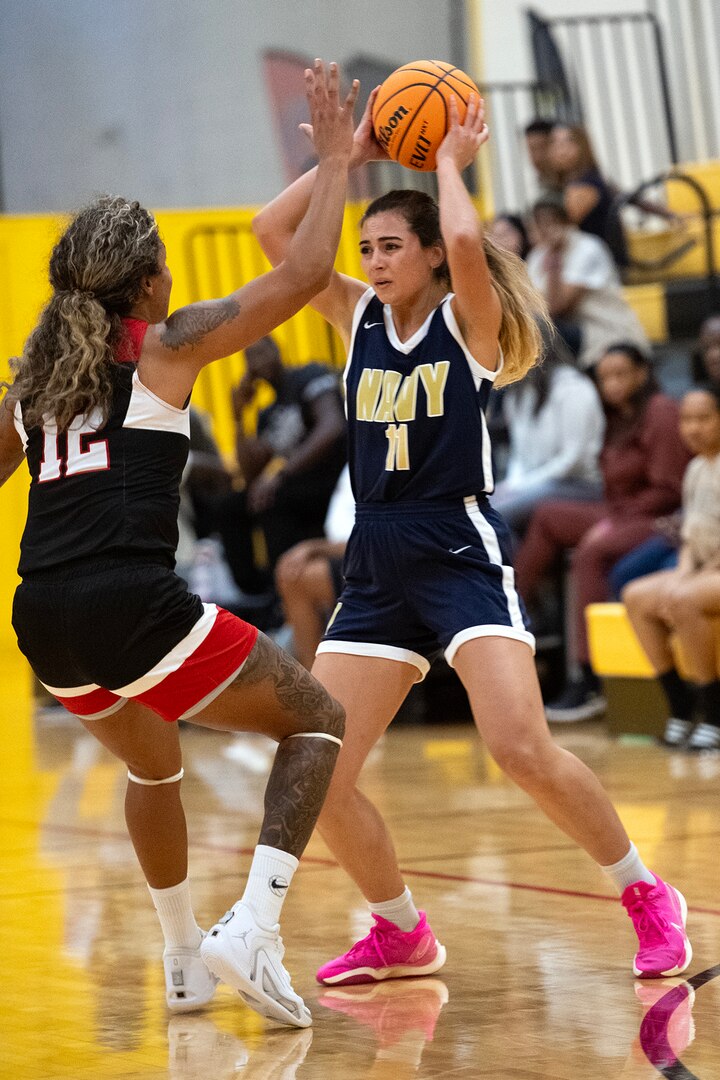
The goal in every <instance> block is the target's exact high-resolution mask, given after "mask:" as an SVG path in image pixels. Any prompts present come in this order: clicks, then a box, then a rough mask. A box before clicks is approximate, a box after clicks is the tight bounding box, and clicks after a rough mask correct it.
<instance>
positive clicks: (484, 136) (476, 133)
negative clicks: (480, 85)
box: [436, 94, 490, 172]
mask: <svg viewBox="0 0 720 1080" xmlns="http://www.w3.org/2000/svg"><path fill="white" fill-rule="evenodd" d="M489 138H490V132H489V130H488V126H487V124H486V123H485V102H484V101H483V99H482V98H478V97H477V95H476V94H470V98H469V101H468V107H467V113H466V114H465V120H464V121H463V123H462V124H461V123H460V117H459V116H458V108H457V98H456V97H455V95H454V94H451V95H450V127H449V129H448V133H447V135H446V136H445V138H444V139H443V141H442V142H441V143H440V146H439V147H438V152H437V158H436V160H437V163H438V165H440V163H441V162H442V161H447V160H449V161H452V162H454V164H455V165H456V166H457V168H458V170H459V171H460V172H462V170H463V169H466V168H467V167H468V165H470V164H471V163H472V162H473V161H474V160H475V155H476V154H477V152H478V150H479V149H480V147H481V146H482V145H483V143H486V142H487V141H488V139H489Z"/></svg>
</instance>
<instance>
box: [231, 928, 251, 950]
mask: <svg viewBox="0 0 720 1080" xmlns="http://www.w3.org/2000/svg"><path fill="white" fill-rule="evenodd" d="M249 933H250V931H249V930H241V931H240V933H238V934H233V937H236V938H239V939H240V941H242V943H243V945H244V946H245V948H246V949H249V948H250V946H249V945H248V943H247V941H246V940H245V939H246V938H247V936H248V934H249Z"/></svg>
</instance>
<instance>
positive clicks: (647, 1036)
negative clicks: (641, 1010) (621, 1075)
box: [640, 964, 720, 1080]
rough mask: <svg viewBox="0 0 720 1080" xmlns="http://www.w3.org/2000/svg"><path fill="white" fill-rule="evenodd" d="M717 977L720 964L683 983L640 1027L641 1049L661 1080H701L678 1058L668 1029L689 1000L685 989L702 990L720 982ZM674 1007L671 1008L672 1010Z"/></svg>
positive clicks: (651, 1012)
mask: <svg viewBox="0 0 720 1080" xmlns="http://www.w3.org/2000/svg"><path fill="white" fill-rule="evenodd" d="M718 975H720V964H715V966H714V967H711V968H706V969H705V971H700V972H698V974H697V975H693V976H692V978H690V979H685V982H684V983H681V984H680V985H679V986H674V987H673V988H672V990H668V992H667V994H663V996H662V997H661V998H660V1000H659V1001H656V1002H655V1004H654V1005H653V1006H652V1007H651V1008H650V1009H648V1011H647V1012H646V1013H645V1016H644V1017H643V1022H642V1024H641V1025H640V1046H641V1047H642V1051H643V1053H644V1054H645V1057H646V1058H647V1059H648V1061H649V1062H650V1064H651V1065H652V1066H653V1068H655V1069H657V1070H658V1072H659V1073H660V1075H661V1076H664V1077H665V1080H701V1078H700V1077H699V1076H697V1075H696V1074H695V1073H694V1072H691V1071H690V1069H688V1067H687V1066H686V1065H683V1063H682V1061H681V1060H680V1059H679V1058H678V1057H677V1056H676V1055H675V1052H674V1050H673V1048H672V1047H671V1045H670V1041H669V1038H668V1028H669V1025H670V1021H671V1020H672V1017H673V1014H674V1012H675V1010H676V1009H677V1008H679V1006H680V1005H682V1003H683V1002H684V1001H685V1000H687V997H688V991H687V989H686V985H687V986H690V987H692V989H693V990H699V989H700V987H702V986H705V985H706V984H707V983H709V982H711V980H712V979H717V977H718ZM671 1005H672V1008H670V1006H671Z"/></svg>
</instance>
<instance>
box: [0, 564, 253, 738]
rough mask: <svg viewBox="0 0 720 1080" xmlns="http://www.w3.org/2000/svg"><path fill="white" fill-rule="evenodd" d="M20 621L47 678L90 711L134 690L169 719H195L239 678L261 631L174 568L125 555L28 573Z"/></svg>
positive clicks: (80, 709)
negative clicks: (196, 589)
mask: <svg viewBox="0 0 720 1080" xmlns="http://www.w3.org/2000/svg"><path fill="white" fill-rule="evenodd" d="M13 626H14V628H15V632H16V634H17V637H18V644H19V646H20V649H21V651H22V652H23V653H24V654H25V656H26V657H27V659H28V660H29V662H30V665H31V667H32V668H33V670H34V672H35V674H36V675H37V677H38V679H39V680H40V682H41V683H42V684H43V686H44V687H45V688H46V689H47V690H49V691H50V693H51V694H53V695H54V696H55V697H56V698H57V700H58V701H59V702H60V704H61V705H64V706H65V708H66V709H68V710H69V711H70V712H72V713H75V715H76V716H79V717H81V718H82V719H83V720H101V719H104V718H105V717H107V716H111V715H112V714H113V713H115V712H118V711H119V710H120V709H121V708H122V707H123V706H124V705H125V704H126V703H127V701H128V700H129V699H130V698H132V699H133V700H135V701H137V702H139V703H140V704H141V705H145V706H146V707H147V708H149V709H152V710H153V712H155V713H157V714H158V716H160V717H162V719H163V720H168V721H171V722H172V721H174V720H180V719H183V720H187V719H190V718H191V717H193V716H196V715H197V714H198V713H199V712H201V711H202V709H204V708H205V707H206V706H207V705H209V704H210V702H211V701H213V700H214V699H215V698H216V697H217V696H218V695H219V694H220V693H222V691H223V690H224V689H225V687H226V686H228V685H229V684H230V683H231V682H232V681H233V679H234V678H236V677H237V674H238V672H239V671H240V670H241V668H242V666H243V664H244V663H245V660H246V659H247V657H248V656H249V654H250V652H251V651H252V649H253V646H254V645H255V642H256V640H257V634H258V632H257V629H256V628H255V627H254V626H251V625H250V623H246V622H244V621H243V620H242V619H238V618H237V617H236V616H235V615H232V614H231V613H230V612H229V611H225V610H223V608H218V607H216V606H215V604H203V603H202V601H201V600H200V598H199V597H197V596H194V595H193V594H192V593H189V592H188V591H187V587H186V585H185V582H184V581H181V580H180V578H178V577H176V575H175V574H174V573H173V572H172V570H169V569H168V568H166V567H164V566H158V565H154V564H143V563H141V562H139V561H135V562H133V561H132V560H129V559H121V558H118V559H113V558H104V559H96V560H87V561H85V562H82V561H80V562H78V563H77V564H76V565H74V566H69V567H57V568H54V569H52V570H50V569H48V570H45V571H40V572H38V573H36V574H34V575H31V576H28V577H27V578H26V579H25V580H24V581H23V582H22V584H21V585H20V586H19V587H18V589H17V592H16V593H15V600H14V604H13Z"/></svg>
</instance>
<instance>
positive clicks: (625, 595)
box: [620, 580, 647, 611]
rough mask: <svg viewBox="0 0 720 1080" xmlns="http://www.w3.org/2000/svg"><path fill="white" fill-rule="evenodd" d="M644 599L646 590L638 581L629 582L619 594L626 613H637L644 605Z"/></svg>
mask: <svg viewBox="0 0 720 1080" xmlns="http://www.w3.org/2000/svg"><path fill="white" fill-rule="evenodd" d="M646 597H647V588H646V587H645V586H644V585H642V584H641V581H640V580H637V581H631V582H629V584H627V585H626V586H625V588H624V589H623V591H622V592H621V593H620V599H621V600H622V602H623V604H624V605H625V607H626V608H627V609H628V611H638V610H639V609H640V608H641V607H643V606H644V605H645V600H646Z"/></svg>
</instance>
